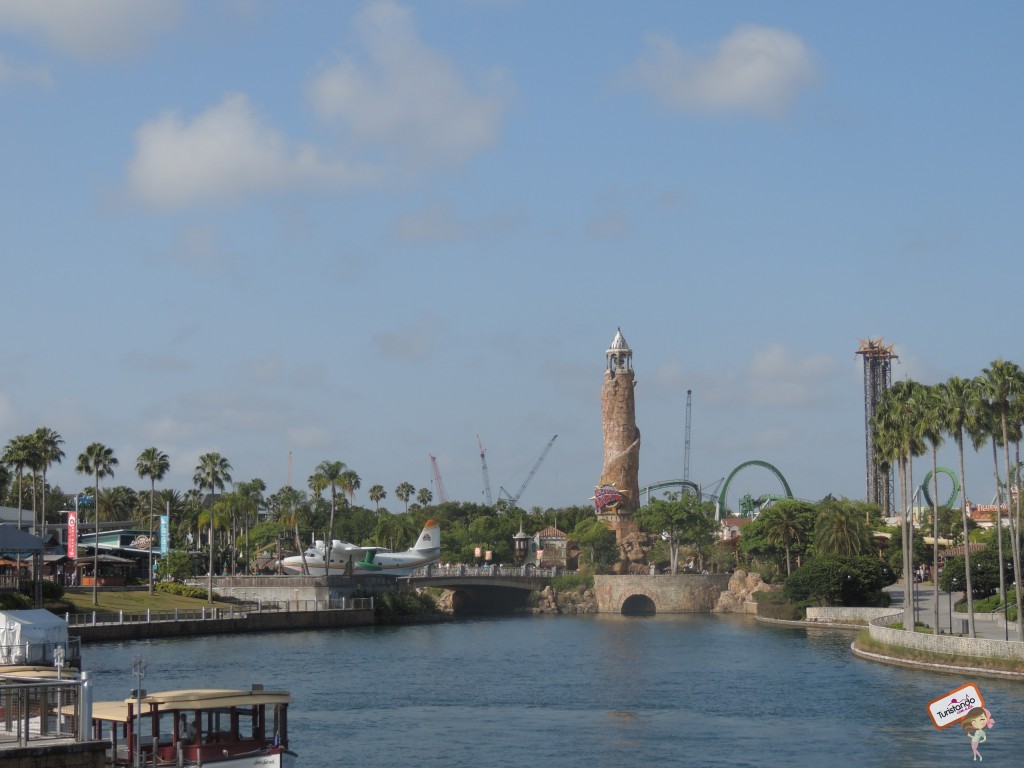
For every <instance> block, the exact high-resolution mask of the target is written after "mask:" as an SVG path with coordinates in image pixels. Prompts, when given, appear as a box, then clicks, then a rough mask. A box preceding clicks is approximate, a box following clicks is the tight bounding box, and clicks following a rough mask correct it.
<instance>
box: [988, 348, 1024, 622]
mask: <svg viewBox="0 0 1024 768" xmlns="http://www.w3.org/2000/svg"><path fill="white" fill-rule="evenodd" d="M982 381H983V382H984V387H985V393H986V394H987V395H988V398H989V400H990V401H991V403H992V405H993V406H994V407H995V409H996V411H997V412H998V414H999V426H1000V431H1001V434H1002V445H1003V457H1004V461H1005V468H1006V482H1007V485H1009V482H1010V424H1009V415H1010V412H1011V411H1012V410H1015V409H1019V407H1020V402H1021V400H1022V399H1024V371H1022V370H1021V368H1020V366H1019V365H1017V364H1016V363H1010V362H1007V361H1005V360H1003V359H998V360H994V361H992V362H991V363H990V364H989V366H988V367H987V368H985V369H984V370H983V371H982ZM1014 427H1015V428H1016V429H1015V431H1019V425H1017V424H1015V425H1014ZM1018 439H1019V438H1018ZM1006 511H1007V516H1008V518H1009V521H1010V533H1011V536H1010V544H1011V553H1012V556H1013V571H1014V573H1016V574H1021V573H1024V571H1021V567H1020V565H1021V560H1020V534H1019V529H1020V520H1019V519H1018V520H1017V521H1016V524H1015V523H1014V515H1013V514H1012V513H1011V512H1010V496H1009V494H1007V497H1006ZM999 516H1000V517H1001V516H1002V513H1001V512H1000V513H999ZM1004 594H1005V593H1004ZM1014 594H1015V596H1016V600H1017V637H1024V606H1022V599H1021V590H1020V584H1019V579H1018V580H1015V581H1014ZM1004 599H1005V598H1004Z"/></svg>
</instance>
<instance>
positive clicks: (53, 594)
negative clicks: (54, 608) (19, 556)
mask: <svg viewBox="0 0 1024 768" xmlns="http://www.w3.org/2000/svg"><path fill="white" fill-rule="evenodd" d="M18 590H19V591H20V592H21V594H23V595H26V596H27V597H28V598H29V599H30V600H32V599H34V598H35V594H36V583H35V582H34V581H25V580H22V581H21V582H20V583H19V585H18ZM62 597H64V587H63V586H61V585H60V584H58V583H57V582H55V581H44V582H43V601H44V602H45V601H48V600H60V599H61V598H62Z"/></svg>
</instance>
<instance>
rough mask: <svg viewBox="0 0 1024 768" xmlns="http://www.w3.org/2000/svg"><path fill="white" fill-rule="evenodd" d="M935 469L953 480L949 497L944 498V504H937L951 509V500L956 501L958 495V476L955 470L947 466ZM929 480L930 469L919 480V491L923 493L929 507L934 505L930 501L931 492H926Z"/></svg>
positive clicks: (930, 480)
mask: <svg viewBox="0 0 1024 768" xmlns="http://www.w3.org/2000/svg"><path fill="white" fill-rule="evenodd" d="M935 471H936V473H938V474H940V475H945V476H946V477H948V478H949V479H950V480H952V481H953V492H952V493H951V494H950V495H949V498H948V499H947V500H946V503H945V504H940V505H939V506H940V507H948V508H950V509H952V507H953V502H954V501H956V497H957V496H959V495H960V480H959V478H957V476H956V472H954V471H953V470H952V469H949V468H947V467H937V468H936V470H935ZM931 482H932V471H931V470H928V474H927V475H925V476H924V480H922V481H921V491H922V492H923V493H924V500H925V501H926V502H927V503H928V506H929V507H931V506H934V502H933V501H932V495H931V493H929V492H928V486H929V485H930V484H931Z"/></svg>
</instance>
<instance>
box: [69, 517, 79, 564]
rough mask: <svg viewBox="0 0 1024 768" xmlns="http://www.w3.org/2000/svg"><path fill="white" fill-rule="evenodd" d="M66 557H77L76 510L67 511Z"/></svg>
mask: <svg viewBox="0 0 1024 768" xmlns="http://www.w3.org/2000/svg"><path fill="white" fill-rule="evenodd" d="M68 557H70V558H71V559H72V560H75V559H76V558H77V557H78V512H68Z"/></svg>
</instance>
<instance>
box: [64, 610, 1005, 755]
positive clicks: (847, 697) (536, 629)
mask: <svg viewBox="0 0 1024 768" xmlns="http://www.w3.org/2000/svg"><path fill="white" fill-rule="evenodd" d="M852 638H853V634H852V633H851V632H849V631H843V630H830V629H803V628H790V627H779V626H773V625H763V624H757V623H755V622H754V621H753V620H752V619H751V618H749V617H742V616H717V615H715V616H710V615H703V614H691V615H682V616H665V615H662V616H655V617H643V618H630V617H620V616H605V615H598V616H579V617H575V616H572V617H570V616H558V617H539V616H529V617H516V618H499V619H478V620H461V621H455V622H451V623H443V624H426V625H413V626H402V627H367V628H359V629H342V630H324V631H319V632H293V633H275V634H262V635H247V636H218V637H203V638H189V639H174V640H154V641H146V642H139V643H101V644H90V645H87V646H86V647H84V648H83V650H82V656H83V666H84V667H85V669H87V670H90V671H92V672H93V673H94V676H95V680H96V698H97V700H102V699H112V698H123V697H125V696H126V695H127V694H128V691H129V690H130V689H131V688H134V687H135V682H134V678H133V676H132V674H131V670H132V661H133V659H134V658H135V657H136V656H137V655H138V656H141V657H142V658H143V659H144V661H145V662H146V664H147V668H146V679H145V680H144V681H143V685H144V687H146V688H149V689H150V690H171V689H177V688H189V687H242V688H247V687H249V685H250V684H251V683H254V682H259V683H263V684H264V685H265V686H266V687H268V688H286V689H288V690H290V691H291V692H292V694H293V702H294V703H293V704H292V707H291V709H290V711H289V730H290V733H291V746H292V748H293V749H294V750H295V751H296V752H298V753H299V766H301V768H328V767H330V768H334V767H335V766H348V765H354V766H360V768H377V766H381V767H382V768H383V767H384V766H403V767H406V768H452V767H453V766H454V767H456V768H460V767H461V766H467V767H468V766H474V767H475V766H495V767H498V768H501V767H504V766H509V767H511V766H522V765H527V766H533V765H543V766H556V767H557V768H605V767H607V768H624V767H626V766H637V765H644V766H663V765H686V766H759V767H764V766H787V767H789V768H793V767H794V766H823V765H824V766H828V768H840V767H841V766H928V767H929V768H933V767H934V766H942V765H962V764H963V763H964V762H965V761H970V760H971V751H970V743H969V740H968V738H967V737H966V736H965V735H964V733H963V731H962V730H961V729H960V728H959V726H954V727H951V728H948V729H946V730H942V731H940V730H937V729H936V728H935V727H934V726H933V725H932V724H931V720H930V718H929V716H928V711H927V705H928V702H929V701H931V700H932V699H935V698H937V697H939V696H941V695H942V694H944V693H946V692H948V691H950V690H952V689H954V688H957V687H959V686H960V685H961V684H962V683H964V682H968V681H967V680H965V679H964V678H961V677H957V676H949V675H940V674H932V673H926V672H919V671H913V670H901V669H897V668H893V667H887V666H881V665H877V664H873V663H870V662H865V661H861V660H858V659H855V658H853V656H852V655H851V653H850V649H849V645H850V642H851V640H852ZM973 682H976V683H977V684H978V686H979V688H980V689H981V693H982V695H983V697H984V699H985V703H986V705H987V706H988V708H989V710H990V711H991V713H992V716H993V718H994V719H995V722H996V725H995V727H994V729H992V730H991V731H989V732H988V733H989V736H988V741H987V743H985V744H983V745H982V748H981V752H982V755H983V756H984V758H985V764H986V765H1000V764H1004V765H1005V764H1008V763H1009V762H1010V761H1011V759H1012V760H1013V761H1014V762H1016V761H1017V755H1018V749H1019V748H1018V743H1019V741H1018V737H1019V735H1020V724H1021V723H1022V722H1024V696H1022V695H1021V694H1022V693H1024V686H1022V685H1021V684H1019V683H1013V682H1001V681H991V680H974V681H973Z"/></svg>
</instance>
